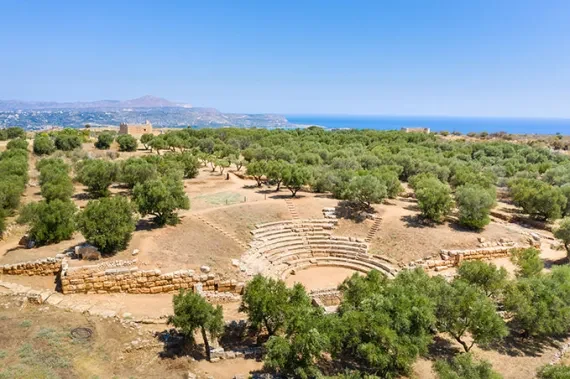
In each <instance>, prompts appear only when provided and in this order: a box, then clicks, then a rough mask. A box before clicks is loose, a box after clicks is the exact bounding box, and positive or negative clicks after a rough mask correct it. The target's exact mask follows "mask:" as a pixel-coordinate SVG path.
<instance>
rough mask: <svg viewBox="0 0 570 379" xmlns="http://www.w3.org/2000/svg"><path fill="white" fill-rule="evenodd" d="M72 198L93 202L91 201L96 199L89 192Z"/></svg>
mask: <svg viewBox="0 0 570 379" xmlns="http://www.w3.org/2000/svg"><path fill="white" fill-rule="evenodd" d="M71 197H72V198H73V199H75V200H91V199H94V197H92V196H91V194H90V193H89V192H81V193H76V194H75V195H73V196H71Z"/></svg>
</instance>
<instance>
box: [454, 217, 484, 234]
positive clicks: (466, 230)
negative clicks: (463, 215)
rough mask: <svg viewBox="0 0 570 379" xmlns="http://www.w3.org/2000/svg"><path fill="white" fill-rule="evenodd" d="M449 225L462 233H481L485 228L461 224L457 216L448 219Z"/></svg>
mask: <svg viewBox="0 0 570 379" xmlns="http://www.w3.org/2000/svg"><path fill="white" fill-rule="evenodd" d="M447 221H448V222H447V225H448V226H449V227H450V228H451V229H453V230H454V231H456V232H461V233H480V232H481V231H483V229H473V228H470V227H468V226H465V225H461V224H460V223H459V220H457V219H456V218H450V219H448V220H447Z"/></svg>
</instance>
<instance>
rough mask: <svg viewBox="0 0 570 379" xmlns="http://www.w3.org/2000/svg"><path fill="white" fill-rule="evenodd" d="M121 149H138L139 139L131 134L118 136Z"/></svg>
mask: <svg viewBox="0 0 570 379" xmlns="http://www.w3.org/2000/svg"><path fill="white" fill-rule="evenodd" d="M117 143H118V144H119V150H120V151H136V150H137V145H138V143H137V139H136V138H135V137H133V136H131V135H129V134H121V135H119V136H118V137H117Z"/></svg>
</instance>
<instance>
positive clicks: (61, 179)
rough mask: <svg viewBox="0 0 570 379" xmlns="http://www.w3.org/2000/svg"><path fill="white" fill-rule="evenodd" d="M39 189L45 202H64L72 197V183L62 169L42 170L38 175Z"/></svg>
mask: <svg viewBox="0 0 570 379" xmlns="http://www.w3.org/2000/svg"><path fill="white" fill-rule="evenodd" d="M40 188H41V194H42V196H43V198H44V199H46V201H47V202H50V201H52V200H55V199H59V200H62V201H66V200H69V198H70V197H71V196H72V195H73V183H72V181H71V178H70V177H69V174H68V173H67V172H66V171H64V170H63V169H54V170H51V171H47V170H43V171H42V172H41V173H40Z"/></svg>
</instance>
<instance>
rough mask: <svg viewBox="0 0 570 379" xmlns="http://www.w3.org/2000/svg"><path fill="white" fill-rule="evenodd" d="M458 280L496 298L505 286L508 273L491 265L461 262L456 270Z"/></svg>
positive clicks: (477, 262)
mask: <svg viewBox="0 0 570 379" xmlns="http://www.w3.org/2000/svg"><path fill="white" fill-rule="evenodd" d="M457 274H458V278H459V279H460V280H463V281H465V282H467V283H469V284H471V285H474V286H476V287H478V288H480V289H481V291H483V292H484V293H485V295H487V296H497V295H498V294H500V293H501V292H502V291H503V290H504V288H505V286H506V285H507V276H508V272H507V270H506V269H505V268H504V267H501V268H497V266H495V265H494V264H493V263H485V262H481V261H467V262H463V263H462V264H461V266H459V269H458V270H457Z"/></svg>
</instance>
